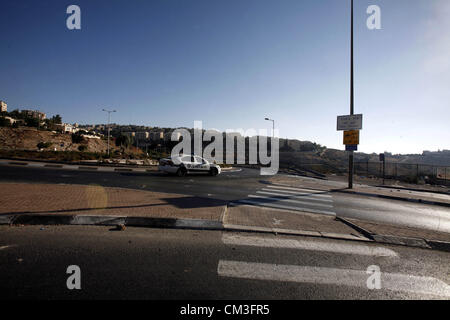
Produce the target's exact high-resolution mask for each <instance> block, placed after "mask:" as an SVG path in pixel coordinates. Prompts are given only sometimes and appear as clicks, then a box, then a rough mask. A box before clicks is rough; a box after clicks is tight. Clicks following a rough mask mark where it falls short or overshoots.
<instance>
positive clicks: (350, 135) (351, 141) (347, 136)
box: [344, 130, 359, 145]
mask: <svg viewBox="0 0 450 320" xmlns="http://www.w3.org/2000/svg"><path fill="white" fill-rule="evenodd" d="M344 144H345V145H358V144H359V131H358V130H350V131H344Z"/></svg>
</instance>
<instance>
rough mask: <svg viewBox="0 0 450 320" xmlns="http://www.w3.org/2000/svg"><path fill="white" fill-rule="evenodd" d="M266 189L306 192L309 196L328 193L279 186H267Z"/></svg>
mask: <svg viewBox="0 0 450 320" xmlns="http://www.w3.org/2000/svg"><path fill="white" fill-rule="evenodd" d="M267 188H271V189H284V190H291V191H299V192H306V193H309V194H324V193H327V192H328V191H326V190H323V191H322V190H316V189H304V188H294V187H287V186H281V185H268V186H267Z"/></svg>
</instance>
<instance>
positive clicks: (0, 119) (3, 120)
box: [0, 117, 11, 127]
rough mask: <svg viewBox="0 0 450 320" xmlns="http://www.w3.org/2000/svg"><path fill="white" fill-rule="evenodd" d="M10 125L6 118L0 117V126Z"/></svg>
mask: <svg viewBox="0 0 450 320" xmlns="http://www.w3.org/2000/svg"><path fill="white" fill-rule="evenodd" d="M9 126H11V122H9V120H8V119H6V118H3V117H0V127H9Z"/></svg>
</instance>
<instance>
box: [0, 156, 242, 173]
mask: <svg viewBox="0 0 450 320" xmlns="http://www.w3.org/2000/svg"><path fill="white" fill-rule="evenodd" d="M0 164H3V165H14V166H16V165H20V166H28V167H40V168H58V169H70V170H90V171H99V172H100V171H101V172H140V173H146V172H159V171H158V170H157V169H156V168H155V167H156V166H153V167H154V168H153V169H151V168H149V166H146V167H143V168H139V167H138V168H136V167H132V168H130V167H124V166H111V165H107V166H101V165H97V166H95V165H89V164H69V163H46V162H32V161H28V162H27V161H25V160H24V161H22V162H19V161H17V160H16V161H13V160H5V159H0ZM240 171H242V169H238V168H222V172H240Z"/></svg>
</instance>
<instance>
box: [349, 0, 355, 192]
mask: <svg viewBox="0 0 450 320" xmlns="http://www.w3.org/2000/svg"><path fill="white" fill-rule="evenodd" d="M350 34H351V36H350V115H354V113H355V110H354V85H353V80H354V79H353V0H351V31H350ZM349 152H350V154H349V157H348V188H349V189H353V151H349Z"/></svg>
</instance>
